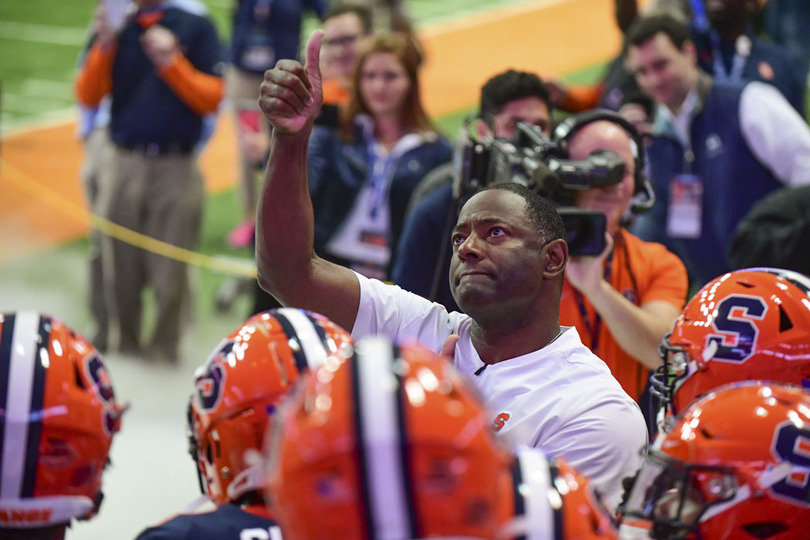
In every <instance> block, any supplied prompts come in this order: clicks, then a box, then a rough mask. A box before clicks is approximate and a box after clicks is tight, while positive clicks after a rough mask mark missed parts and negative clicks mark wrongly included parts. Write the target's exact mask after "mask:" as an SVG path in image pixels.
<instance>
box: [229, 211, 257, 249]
mask: <svg viewBox="0 0 810 540" xmlns="http://www.w3.org/2000/svg"><path fill="white" fill-rule="evenodd" d="M255 230H256V223H255V222H254V221H253V219H252V218H251V219H246V220H245V221H243V222H242V223H240V224H239V225H237V226H236V228H234V229H233V230H232V231H231V232H230V233H228V245H230V246H231V247H234V248H246V247H250V244H251V243H252V242H253V233H254V231H255Z"/></svg>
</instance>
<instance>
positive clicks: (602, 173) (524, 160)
mask: <svg viewBox="0 0 810 540" xmlns="http://www.w3.org/2000/svg"><path fill="white" fill-rule="evenodd" d="M455 166H456V167H457V171H456V173H457V174H456V178H457V179H458V181H459V183H458V189H459V191H460V193H459V195H460V196H461V197H464V198H467V197H470V196H472V195H473V194H475V193H476V192H478V191H480V190H481V189H483V188H484V187H486V186H488V185H491V184H495V183H499V182H516V183H518V184H522V185H524V186H526V187H528V188H530V189H532V190H534V191H536V192H538V193H539V194H540V195H543V196H544V197H546V198H547V199H549V200H550V201H551V202H552V203H553V204H554V205H555V206H556V207H557V211H558V212H559V214H560V216H562V219H563V223H564V224H565V230H566V236H567V238H566V240H567V242H568V251H569V253H570V254H571V255H598V254H600V253H602V251H604V249H605V228H606V225H607V221H606V218H605V215H604V214H603V213H602V212H599V211H595V210H585V209H582V208H577V207H575V206H573V204H574V193H575V192H576V191H581V190H585V189H589V188H592V187H604V186H612V185H614V184H618V183H619V182H621V181H622V178H623V177H624V173H625V164H624V162H623V161H622V159H621V158H620V157H619V156H618V155H616V154H615V153H613V152H609V151H600V152H595V153H593V154H591V155H590V156H588V157H587V158H586V159H582V160H571V159H568V152H567V151H566V150H565V149H564V148H562V147H561V146H560V145H559V144H557V143H556V142H554V141H552V140H551V139H549V138H548V136H546V135H545V134H544V133H543V132H542V131H541V129H540V128H539V127H537V126H534V125H531V124H527V123H525V122H520V123H518V124H517V126H516V129H515V134H514V135H513V136H512V137H511V138H509V139H503V138H488V139H485V140H482V141H476V140H474V139H473V138H472V137H471V136H470V132H469V129H467V130H466V137H464V140H463V141H462V146H461V148H460V153H459V154H457V157H456V164H455Z"/></svg>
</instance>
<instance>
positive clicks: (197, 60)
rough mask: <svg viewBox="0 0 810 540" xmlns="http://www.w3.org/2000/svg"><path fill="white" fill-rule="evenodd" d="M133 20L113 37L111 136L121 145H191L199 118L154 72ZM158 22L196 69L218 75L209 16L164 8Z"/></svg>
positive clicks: (198, 134)
mask: <svg viewBox="0 0 810 540" xmlns="http://www.w3.org/2000/svg"><path fill="white" fill-rule="evenodd" d="M135 19H136V18H135V17H133V18H131V19H130V20H129V22H128V23H127V24H126V26H125V27H124V29H123V30H122V32H121V35H120V36H119V38H118V52H117V53H116V55H115V61H114V63H113V71H112V80H113V89H112V107H111V110H110V137H111V138H112V140H113V141H114V142H115V143H117V144H119V145H123V146H129V145H147V144H150V143H155V144H158V145H160V146H165V145H169V144H172V143H174V144H182V145H185V146H187V147H193V146H194V145H195V144H196V143H197V142H198V141H199V140H200V137H201V134H202V126H203V118H202V117H201V116H199V115H198V114H197V113H195V112H194V111H193V110H192V109H191V107H189V106H188V105H186V104H185V103H183V101H182V100H181V99H180V98H179V97H178V96H177V94H175V93H174V91H173V90H172V89H171V88H170V87H169V85H168V84H166V83H165V82H164V81H163V79H161V78H160V76H159V75H158V74H157V72H156V71H155V67H154V64H152V62H151V61H150V60H149V58H147V56H146V54H145V53H144V52H143V47H141V43H140V39H141V36H142V35H143V33H144V31H145V30H144V29H143V28H141V26H140V25H139V24H138V22H137V21H136V20H135ZM158 24H160V25H161V26H164V27H166V28H168V29H169V30H171V31H172V32H173V33H174V35H175V36H176V37H177V39H178V42H179V43H180V48H181V50H182V51H183V55H184V56H185V57H186V58H187V59H188V61H189V62H191V64H192V65H193V66H194V67H195V68H196V69H197V70H199V71H201V72H203V73H207V74H209V75H221V70H222V66H223V64H222V49H221V47H220V43H219V39H218V38H217V33H216V29H215V28H214V24H213V23H212V22H211V20H210V19H209V18H207V17H203V16H200V15H196V14H192V13H190V12H188V11H185V10H183V9H178V8H177V7H173V6H168V7H166V8H165V9H163V17H162V18H161V20H160V21H159V23H158Z"/></svg>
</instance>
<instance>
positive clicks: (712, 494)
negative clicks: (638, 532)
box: [624, 450, 737, 538]
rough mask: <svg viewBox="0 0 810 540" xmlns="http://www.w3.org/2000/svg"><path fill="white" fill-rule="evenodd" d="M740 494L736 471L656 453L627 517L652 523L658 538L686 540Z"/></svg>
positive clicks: (641, 477) (629, 503) (636, 488)
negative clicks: (711, 511) (707, 515)
mask: <svg viewBox="0 0 810 540" xmlns="http://www.w3.org/2000/svg"><path fill="white" fill-rule="evenodd" d="M736 493H737V481H736V477H735V475H734V471H733V470H731V469H729V468H727V467H714V466H701V465H690V464H688V463H684V462H682V461H680V460H677V459H673V458H671V457H669V456H667V455H666V454H663V453H661V452H658V451H655V450H652V451H650V452H649V453H648V454H647V456H646V458H645V463H644V466H643V467H642V469H641V471H640V472H639V476H638V477H637V479H636V483H635V485H634V489H633V490H632V492H631V494H630V497H629V499H628V501H627V505H626V506H625V511H624V515H626V516H627V517H631V518H633V517H635V518H641V519H644V520H647V521H649V522H651V523H652V530H653V535H654V537H655V538H686V537H688V535H689V534H690V533H692V532H694V531H695V530H696V529H697V524H698V520H699V518H700V516H701V515H703V513H704V512H705V511H706V510H707V509H708V508H709V507H710V506H711V505H714V504H719V503H722V502H725V501H728V500H730V499H732V498H733V497H734V496H735V494H736Z"/></svg>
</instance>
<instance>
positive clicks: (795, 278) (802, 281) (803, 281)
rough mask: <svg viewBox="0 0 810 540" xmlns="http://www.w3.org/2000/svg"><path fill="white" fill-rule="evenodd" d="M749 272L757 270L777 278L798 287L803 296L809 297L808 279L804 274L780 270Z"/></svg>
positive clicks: (770, 269)
mask: <svg viewBox="0 0 810 540" xmlns="http://www.w3.org/2000/svg"><path fill="white" fill-rule="evenodd" d="M749 270H758V271H761V272H767V273H769V274H774V275H775V276H779V277H780V278H782V279H784V280H785V281H788V282H790V283H792V284H793V285H795V286H796V287H798V288H799V290H800V291H802V292H803V293H804V294H805V295H807V296H810V277H807V276H805V275H804V274H800V273H799V272H794V271H792V270H782V269H781V268H749Z"/></svg>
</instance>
